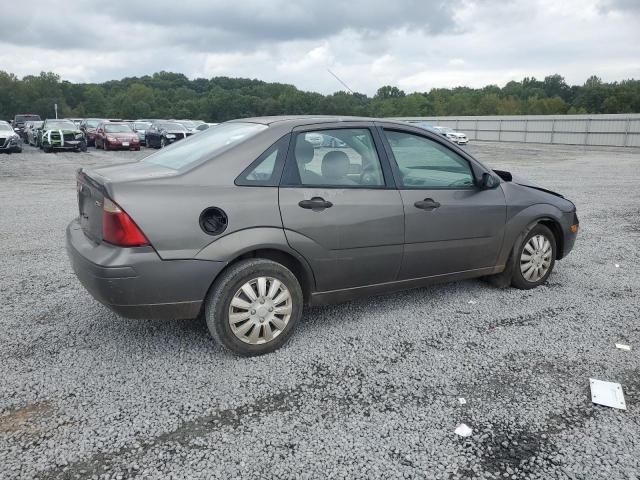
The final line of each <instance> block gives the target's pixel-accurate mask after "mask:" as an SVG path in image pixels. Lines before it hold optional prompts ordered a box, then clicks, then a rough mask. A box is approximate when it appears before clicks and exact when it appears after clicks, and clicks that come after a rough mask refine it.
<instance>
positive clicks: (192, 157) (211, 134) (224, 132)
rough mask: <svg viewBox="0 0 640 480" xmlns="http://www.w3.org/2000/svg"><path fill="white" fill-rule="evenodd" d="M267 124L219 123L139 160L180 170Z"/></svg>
mask: <svg viewBox="0 0 640 480" xmlns="http://www.w3.org/2000/svg"><path fill="white" fill-rule="evenodd" d="M267 128H268V127H267V126H266V125H260V124H257V123H227V124H224V125H219V126H217V127H216V128H210V129H208V130H205V131H204V132H202V133H199V134H197V135H193V136H192V137H189V138H188V139H186V140H181V141H179V142H176V143H174V144H173V145H171V146H169V147H167V148H163V149H162V150H160V151H159V152H157V153H154V154H153V155H150V156H148V157H147V158H145V159H144V160H142V161H143V162H145V163H153V164H155V165H160V166H162V167H167V168H172V169H174V170H183V169H186V168H188V167H190V166H195V165H197V164H198V163H200V162H202V161H204V160H206V159H208V158H211V157H213V156H215V155H218V154H219V153H222V152H223V151H225V150H227V149H229V148H231V147H233V146H234V145H237V144H239V143H242V142H244V141H245V140H247V139H248V138H251V137H253V136H254V135H257V134H258V133H259V132H261V131H263V130H265V129H267Z"/></svg>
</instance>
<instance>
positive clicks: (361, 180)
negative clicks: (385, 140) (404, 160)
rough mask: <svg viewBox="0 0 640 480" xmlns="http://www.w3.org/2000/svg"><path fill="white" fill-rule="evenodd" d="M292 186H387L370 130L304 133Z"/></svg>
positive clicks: (296, 154)
mask: <svg viewBox="0 0 640 480" xmlns="http://www.w3.org/2000/svg"><path fill="white" fill-rule="evenodd" d="M295 142H296V143H295V146H294V153H293V156H294V160H295V162H294V169H295V172H294V175H293V176H292V179H291V183H293V184H298V185H309V186H311V185H318V186H322V185H324V186H354V187H357V186H372V187H376V186H383V185H384V177H383V175H382V168H381V166H380V159H379V158H378V153H377V151H376V148H375V145H374V142H373V137H372V136H371V132H370V131H369V130H368V129H366V128H341V129H335V130H318V131H313V132H305V133H300V134H298V135H297V136H296V140H295Z"/></svg>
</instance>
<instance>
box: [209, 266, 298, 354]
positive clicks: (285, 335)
mask: <svg viewBox="0 0 640 480" xmlns="http://www.w3.org/2000/svg"><path fill="white" fill-rule="evenodd" d="M302 306H303V296H302V289H301V287H300V283H299V282H298V279H297V278H296V277H295V275H294V274H293V273H291V271H290V270H289V269H288V268H286V267H284V266H283V265H281V264H279V263H276V262H274V261H271V260H266V259H249V260H242V261H240V262H238V263H236V264H235V265H232V266H231V267H230V268H229V269H228V270H226V271H225V272H223V273H222V274H221V276H220V277H219V278H218V279H217V280H216V282H215V283H214V285H213V287H212V288H211V291H210V293H209V295H208V297H207V300H206V309H205V316H206V320H207V326H208V327H209V331H210V332H211V335H212V336H213V338H214V339H215V340H216V341H217V342H218V343H220V344H222V345H223V346H224V347H226V348H227V349H229V350H231V351H232V352H233V353H235V354H237V355H242V356H255V355H263V354H265V353H270V352H273V351H274V350H277V349H278V348H280V347H281V346H282V345H284V344H285V343H286V342H287V340H288V339H289V338H290V336H291V333H292V331H293V328H294V327H295V325H296V323H298V320H300V317H301V316H302Z"/></svg>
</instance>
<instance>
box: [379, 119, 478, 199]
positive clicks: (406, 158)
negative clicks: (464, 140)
mask: <svg viewBox="0 0 640 480" xmlns="http://www.w3.org/2000/svg"><path fill="white" fill-rule="evenodd" d="M385 134H386V136H387V140H388V141H389V144H390V146H391V150H392V152H393V156H394V157H395V159H396V163H397V164H398V169H399V170H400V179H401V185H402V186H403V187H415V188H469V187H472V186H473V185H474V180H473V173H472V171H471V166H470V165H469V162H467V161H466V160H465V159H464V158H462V157H461V156H459V155H458V154H456V153H455V152H453V151H451V150H449V149H448V148H446V147H445V146H443V145H441V144H440V143H438V142H435V141H433V140H430V139H428V138H425V137H421V136H419V135H414V134H412V133H407V132H399V131H394V130H385Z"/></svg>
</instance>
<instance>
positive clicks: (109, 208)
mask: <svg viewBox="0 0 640 480" xmlns="http://www.w3.org/2000/svg"><path fill="white" fill-rule="evenodd" d="M102 240H104V241H105V242H109V243H112V244H114V245H118V246H121V247H140V246H142V245H149V240H147V237H145V235H144V233H142V230H140V228H139V227H138V226H137V225H136V224H135V222H134V221H133V220H132V219H131V217H130V216H129V215H128V214H127V212H125V211H124V210H123V209H122V208H120V207H119V206H118V205H117V204H116V203H115V202H113V201H111V200H109V199H108V198H106V197H105V199H104V203H103V206H102Z"/></svg>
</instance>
